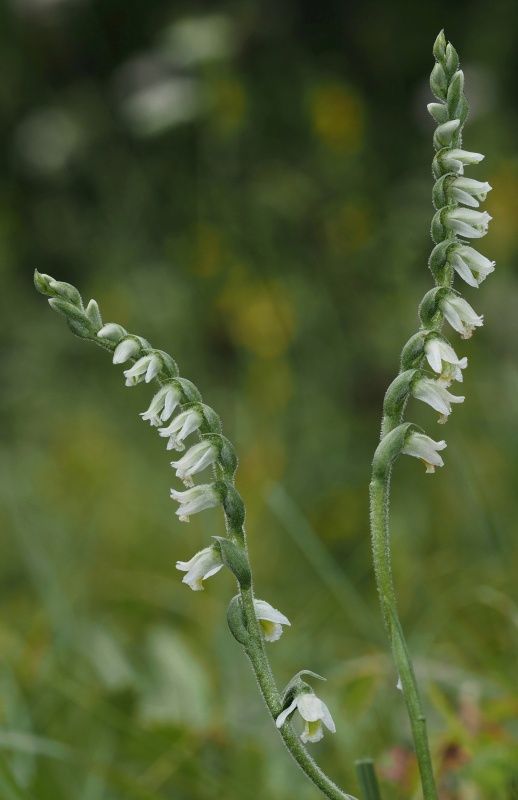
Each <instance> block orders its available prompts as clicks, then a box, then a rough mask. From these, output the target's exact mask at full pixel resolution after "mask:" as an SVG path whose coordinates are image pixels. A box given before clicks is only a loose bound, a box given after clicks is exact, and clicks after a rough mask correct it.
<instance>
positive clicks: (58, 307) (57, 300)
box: [49, 297, 86, 323]
mask: <svg viewBox="0 0 518 800" xmlns="http://www.w3.org/2000/svg"><path fill="white" fill-rule="evenodd" d="M49 305H50V306H52V308H53V309H54V311H57V312H58V313H59V314H63V315H64V316H65V317H68V318H70V319H75V320H77V321H78V322H81V321H82V322H83V323H84V322H85V320H86V317H85V314H84V311H82V310H81V309H79V308H78V307H77V306H75V305H73V304H72V303H69V302H68V300H62V299H61V297H51V298H50V299H49Z"/></svg>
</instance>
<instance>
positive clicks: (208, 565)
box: [176, 547, 223, 592]
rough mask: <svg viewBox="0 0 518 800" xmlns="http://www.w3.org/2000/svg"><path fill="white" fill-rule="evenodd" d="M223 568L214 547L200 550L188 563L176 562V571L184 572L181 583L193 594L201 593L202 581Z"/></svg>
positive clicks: (219, 554) (219, 556)
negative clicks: (189, 588) (188, 587)
mask: <svg viewBox="0 0 518 800" xmlns="http://www.w3.org/2000/svg"><path fill="white" fill-rule="evenodd" d="M222 566H223V561H222V560H221V553H219V552H218V550H217V548H215V547H206V548H205V549H204V550H200V552H199V553H196V555H195V556H193V557H192V558H191V560H190V561H177V562H176V569H179V570H181V571H182V572H186V573H187V575H184V576H183V578H182V583H186V584H187V585H188V586H190V587H191V589H192V590H193V591H194V592H200V591H203V586H202V581H204V580H205V578H210V576H211V575H215V574H216V572H219V570H220V569H221V567H222Z"/></svg>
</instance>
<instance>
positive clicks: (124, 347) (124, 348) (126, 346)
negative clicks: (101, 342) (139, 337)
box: [97, 334, 140, 364]
mask: <svg viewBox="0 0 518 800" xmlns="http://www.w3.org/2000/svg"><path fill="white" fill-rule="evenodd" d="M97 335H99V334H97ZM138 353H140V345H139V343H138V342H136V341H135V339H123V340H122V342H119V344H118V345H117V347H116V348H115V350H114V351H113V363H114V364H124V362H125V361H127V360H128V358H133V357H134V356H136V355H137V354H138Z"/></svg>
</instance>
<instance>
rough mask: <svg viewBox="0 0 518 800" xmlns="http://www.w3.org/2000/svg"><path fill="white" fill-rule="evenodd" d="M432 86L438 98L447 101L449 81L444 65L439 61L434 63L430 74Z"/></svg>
mask: <svg viewBox="0 0 518 800" xmlns="http://www.w3.org/2000/svg"><path fill="white" fill-rule="evenodd" d="M430 88H431V90H432V92H433V93H434V95H435V96H436V98H437V99H438V100H444V101H446V95H447V92H448V81H447V78H446V73H445V72H444V69H443V67H442V66H441V64H439V63H438V62H437V63H436V64H434V67H433V69H432V74H431V75H430Z"/></svg>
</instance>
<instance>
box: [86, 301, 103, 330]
mask: <svg viewBox="0 0 518 800" xmlns="http://www.w3.org/2000/svg"><path fill="white" fill-rule="evenodd" d="M85 314H86V316H87V318H88V320H89V322H90V324H91V325H92V327H93V328H94V329H95V332H96V333H97V331H99V330H101V328H102V326H103V321H102V317H101V312H100V311H99V306H98V305H97V302H96V301H95V300H90V302H89V303H88V305H87V307H86V309H85Z"/></svg>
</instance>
